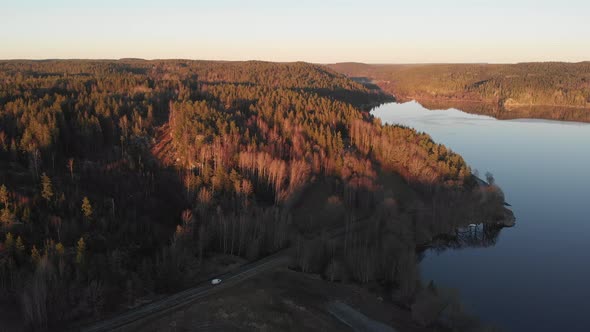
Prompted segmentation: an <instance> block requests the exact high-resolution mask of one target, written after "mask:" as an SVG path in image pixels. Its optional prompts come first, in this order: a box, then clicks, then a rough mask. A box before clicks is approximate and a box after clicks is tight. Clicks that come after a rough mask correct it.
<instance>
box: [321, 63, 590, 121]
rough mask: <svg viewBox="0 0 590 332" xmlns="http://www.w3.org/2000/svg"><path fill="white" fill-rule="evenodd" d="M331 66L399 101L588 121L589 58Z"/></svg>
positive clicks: (497, 114)
mask: <svg viewBox="0 0 590 332" xmlns="http://www.w3.org/2000/svg"><path fill="white" fill-rule="evenodd" d="M328 67H330V68H332V69H334V70H336V71H338V72H340V73H344V74H346V75H347V76H350V77H358V78H362V77H364V78H369V79H370V80H372V81H374V82H375V83H376V84H377V85H378V86H379V87H381V88H382V89H383V90H384V91H386V92H388V93H391V94H393V95H395V97H396V98H397V99H398V100H401V101H404V100H411V99H415V100H417V101H419V102H421V103H423V104H424V105H425V106H426V107H428V108H439V109H440V108H448V107H455V108H459V109H461V110H464V111H466V112H472V113H481V114H488V115H492V116H495V117H497V118H500V119H510V118H527V117H528V118H544V119H553V120H569V121H583V122H590V62H581V63H561V62H543V63H518V64H424V65H419V64H416V65H367V64H359V63H340V64H334V65H329V66H328Z"/></svg>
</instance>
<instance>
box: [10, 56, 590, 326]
mask: <svg viewBox="0 0 590 332" xmlns="http://www.w3.org/2000/svg"><path fill="white" fill-rule="evenodd" d="M434 82H435V81H434ZM494 82H496V81H494V80H490V81H485V82H481V83H480V84H479V85H478V86H477V87H474V88H473V89H476V90H477V91H480V92H481V91H483V92H481V93H480V92H478V93H479V94H478V95H482V94H484V95H482V96H484V97H486V96H488V94H489V95H490V96H493V95H494V93H493V91H492V90H490V89H487V88H486V87H487V86H490V84H492V85H493V84H502V83H501V82H500V83H494ZM566 83H567V82H566ZM566 83H564V84H566ZM552 86H553V85H552ZM580 89H582V88H580ZM488 91H491V92H489V93H488ZM579 91H582V92H580V93H578V94H575V95H573V94H572V93H573V92H571V93H567V94H563V98H565V99H564V100H566V99H567V101H568V103H569V102H570V101H571V103H575V104H576V105H577V104H580V103H582V104H584V105H585V104H587V102H588V100H587V96H586V95H584V94H583V91H585V90H583V89H582V90H579ZM578 95H579V96H578ZM486 98H487V97H486ZM539 98H540V97H539ZM391 99H392V97H391V96H390V95H388V94H387V93H385V92H383V91H381V90H380V89H378V88H375V87H367V86H365V85H362V84H360V83H357V82H355V81H353V80H350V79H348V78H347V77H345V76H344V75H342V74H338V73H336V72H335V71H332V70H331V69H329V68H327V67H323V66H318V65H312V64H307V63H265V62H206V61H183V60H166V61H144V60H135V59H127V60H120V61H76V60H72V61H53V60H47V61H2V62H0V298H1V299H2V301H1V302H0V306H1V307H2V310H4V311H5V312H8V311H10V312H14V314H16V315H20V317H22V319H23V321H26V324H27V326H28V327H29V328H31V329H48V328H49V329H52V328H56V327H63V326H66V325H67V324H69V323H71V322H74V321H80V320H93V319H100V318H101V317H103V316H104V315H107V314H108V313H112V312H114V311H120V310H123V309H124V308H126V307H127V306H128V305H129V304H130V303H133V302H134V300H135V299H137V298H141V297H145V296H148V295H151V294H169V293H173V292H176V291H179V290H182V289H183V288H186V287H189V286H191V280H193V279H194V276H195V275H199V273H205V271H208V270H209V269H210V266H211V264H213V263H212V261H211V258H212V257H215V255H220V254H223V255H231V256H237V257H241V258H243V259H245V260H247V261H255V260H258V259H260V258H263V257H265V256H268V255H270V254H272V253H275V252H277V251H280V250H282V249H284V248H293V259H292V264H291V267H292V268H293V269H294V270H297V271H301V272H303V273H307V272H313V273H318V274H320V275H322V276H323V277H324V278H325V279H326V280H329V281H335V280H338V281H344V282H351V283H358V284H366V283H369V282H377V283H379V284H380V285H382V286H383V289H385V290H387V295H386V297H387V298H388V299H391V300H392V301H394V302H396V303H401V304H403V305H406V306H407V307H409V308H411V307H412V305H414V304H416V303H417V302H416V301H419V299H421V298H423V297H424V295H423V290H424V287H423V286H421V284H420V281H419V276H418V271H417V267H416V264H417V262H416V255H417V249H418V248H419V247H421V246H425V245H428V244H430V243H432V242H433V241H435V240H436V239H437V238H440V237H441V236H444V237H450V236H452V235H453V232H454V230H455V229H457V227H460V226H464V225H467V224H469V223H471V222H473V220H481V221H484V222H488V223H495V222H498V221H501V220H502V218H505V217H506V214H507V212H506V210H505V209H504V207H503V203H504V199H503V197H502V193H501V190H500V189H499V188H498V187H496V186H495V185H493V183H490V185H489V186H487V185H486V186H482V185H481V183H480V182H479V181H478V180H477V179H476V178H475V177H474V176H473V175H472V173H471V170H470V168H469V166H468V165H466V163H465V162H464V160H463V159H462V158H461V156H459V155H457V154H456V153H454V152H452V151H451V150H449V149H447V148H446V147H445V146H443V145H439V144H437V143H435V142H433V141H432V139H431V138H430V137H429V136H428V135H426V134H424V133H419V132H416V131H414V130H412V129H409V128H405V127H401V126H392V125H382V124H381V123H380V121H379V120H377V119H374V118H373V117H372V116H371V115H370V114H369V113H368V110H369V107H370V106H371V105H376V104H379V103H382V102H386V101H390V100H391ZM517 100H519V99H517ZM490 182H492V181H490ZM339 229H342V230H344V231H343V232H342V234H341V236H337V237H331V236H327V235H326V234H329V232H331V231H334V230H339Z"/></svg>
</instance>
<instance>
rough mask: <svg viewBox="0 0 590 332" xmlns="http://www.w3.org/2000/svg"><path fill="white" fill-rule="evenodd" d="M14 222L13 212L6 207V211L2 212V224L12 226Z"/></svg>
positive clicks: (0, 213)
mask: <svg viewBox="0 0 590 332" xmlns="http://www.w3.org/2000/svg"><path fill="white" fill-rule="evenodd" d="M13 221H14V215H13V214H12V212H10V210H9V209H8V208H7V207H5V208H4V209H2V211H0V222H1V223H3V224H10V223H11V222H13Z"/></svg>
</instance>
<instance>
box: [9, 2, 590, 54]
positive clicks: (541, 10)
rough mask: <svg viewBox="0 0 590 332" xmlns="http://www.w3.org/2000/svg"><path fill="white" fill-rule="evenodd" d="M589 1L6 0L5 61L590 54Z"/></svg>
mask: <svg viewBox="0 0 590 332" xmlns="http://www.w3.org/2000/svg"><path fill="white" fill-rule="evenodd" d="M589 37H590V1H589V0H560V1H557V0H551V1H546V0H494V1H489V0H413V1H411V0H404V1H401V0H356V1H350V0H325V1H321V0H292V1H281V0H209V1H205V0H192V1H189V0H166V1H154V0H129V1H124V0H93V1H86V0H52V1H48V0H10V1H9V0H0V59H49V58H92V59H118V58H127V57H133V58H144V59H156V58H157V59H163V58H183V59H211V60H266V61H308V62H316V63H334V62H346V61H356V62H366V63H433V62H438V63H440V62H446V63H449V62H452V63H455V62H489V63H513V62H526V61H570V62H577V61H585V60H590V42H588V38H589Z"/></svg>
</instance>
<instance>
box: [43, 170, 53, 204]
mask: <svg viewBox="0 0 590 332" xmlns="http://www.w3.org/2000/svg"><path fill="white" fill-rule="evenodd" d="M41 187H42V190H41V196H43V198H45V200H46V201H47V202H49V201H50V200H51V198H52V197H53V185H52V184H51V179H50V178H49V176H47V174H45V173H43V175H42V176H41Z"/></svg>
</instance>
